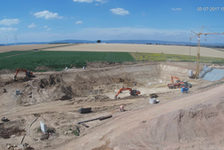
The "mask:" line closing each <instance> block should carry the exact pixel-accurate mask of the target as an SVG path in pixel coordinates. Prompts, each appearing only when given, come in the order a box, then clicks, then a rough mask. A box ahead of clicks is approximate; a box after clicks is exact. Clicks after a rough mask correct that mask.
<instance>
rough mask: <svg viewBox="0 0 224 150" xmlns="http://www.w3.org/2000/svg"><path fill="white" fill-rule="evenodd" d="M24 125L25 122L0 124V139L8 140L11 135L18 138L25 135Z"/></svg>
mask: <svg viewBox="0 0 224 150" xmlns="http://www.w3.org/2000/svg"><path fill="white" fill-rule="evenodd" d="M24 124H25V120H17V121H9V122H4V123H0V138H4V139H8V138H10V137H11V136H12V135H14V136H20V135H22V134H25V130H24Z"/></svg>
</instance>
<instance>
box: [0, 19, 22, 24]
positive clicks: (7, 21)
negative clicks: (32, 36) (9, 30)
mask: <svg viewBox="0 0 224 150" xmlns="http://www.w3.org/2000/svg"><path fill="white" fill-rule="evenodd" d="M18 23H19V19H3V20H0V25H6V26H10V25H14V24H18Z"/></svg>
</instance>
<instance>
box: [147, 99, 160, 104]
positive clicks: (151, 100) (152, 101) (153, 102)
mask: <svg viewBox="0 0 224 150" xmlns="http://www.w3.org/2000/svg"><path fill="white" fill-rule="evenodd" d="M149 103H150V104H158V103H159V100H157V99H156V98H150V99H149Z"/></svg>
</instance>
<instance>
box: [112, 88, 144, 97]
mask: <svg viewBox="0 0 224 150" xmlns="http://www.w3.org/2000/svg"><path fill="white" fill-rule="evenodd" d="M127 90H128V91H130V95H131V96H138V95H139V94H141V93H140V91H138V90H132V89H131V88H121V89H120V90H119V91H118V92H117V94H116V95H115V99H117V96H118V95H119V94H120V93H122V91H127Z"/></svg>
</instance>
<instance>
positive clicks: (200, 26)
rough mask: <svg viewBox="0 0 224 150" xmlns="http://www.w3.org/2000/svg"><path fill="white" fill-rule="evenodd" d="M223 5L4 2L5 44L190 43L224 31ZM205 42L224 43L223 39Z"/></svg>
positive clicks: (116, 0) (195, 0) (218, 1)
mask: <svg viewBox="0 0 224 150" xmlns="http://www.w3.org/2000/svg"><path fill="white" fill-rule="evenodd" d="M223 20H224V1H223V0H4V1H3V0H2V1H1V4H0V43H10V42H40V41H43V42H44V41H54V40H63V39H81V40H97V39H101V40H166V41H186V42H189V41H190V38H191V37H192V39H193V40H195V39H196V38H195V36H194V35H193V34H192V33H191V31H195V32H200V31H203V32H224V21H223ZM204 40H205V41H208V42H224V38H223V36H209V37H207V38H206V39H204Z"/></svg>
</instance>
